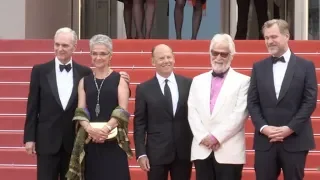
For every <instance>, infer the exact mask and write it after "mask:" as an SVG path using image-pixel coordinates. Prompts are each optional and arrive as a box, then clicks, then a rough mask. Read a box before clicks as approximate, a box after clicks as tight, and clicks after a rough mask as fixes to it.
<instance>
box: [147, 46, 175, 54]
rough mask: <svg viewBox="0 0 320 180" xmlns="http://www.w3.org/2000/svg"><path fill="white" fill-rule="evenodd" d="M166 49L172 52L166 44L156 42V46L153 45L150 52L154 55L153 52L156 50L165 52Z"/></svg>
mask: <svg viewBox="0 0 320 180" xmlns="http://www.w3.org/2000/svg"><path fill="white" fill-rule="evenodd" d="M166 51H170V52H171V53H172V54H173V50H172V48H171V47H169V46H168V45H166V44H158V45H156V46H154V47H153V48H152V50H151V54H152V57H154V55H155V53H157V52H166Z"/></svg>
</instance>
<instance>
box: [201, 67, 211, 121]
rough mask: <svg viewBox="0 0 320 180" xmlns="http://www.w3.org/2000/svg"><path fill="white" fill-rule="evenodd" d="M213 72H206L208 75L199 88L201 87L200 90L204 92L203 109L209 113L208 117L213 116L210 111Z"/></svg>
mask: <svg viewBox="0 0 320 180" xmlns="http://www.w3.org/2000/svg"><path fill="white" fill-rule="evenodd" d="M211 72H212V71H210V72H208V73H207V74H206V77H205V78H204V79H203V81H202V82H201V84H200V86H198V87H197V88H199V89H200V92H202V93H201V94H202V100H201V101H202V102H203V110H204V113H205V114H206V115H208V118H209V117H210V116H211V113H210V93H211V80H212V75H211Z"/></svg>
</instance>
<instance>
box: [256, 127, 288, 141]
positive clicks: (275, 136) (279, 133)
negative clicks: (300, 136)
mask: <svg viewBox="0 0 320 180" xmlns="http://www.w3.org/2000/svg"><path fill="white" fill-rule="evenodd" d="M292 133H293V131H292V130H291V129H290V128H289V127H288V126H280V127H276V126H267V127H265V128H263V130H262V134H264V135H266V136H268V138H269V139H270V142H282V141H283V139H285V138H286V137H288V136H290V135H291V134H292Z"/></svg>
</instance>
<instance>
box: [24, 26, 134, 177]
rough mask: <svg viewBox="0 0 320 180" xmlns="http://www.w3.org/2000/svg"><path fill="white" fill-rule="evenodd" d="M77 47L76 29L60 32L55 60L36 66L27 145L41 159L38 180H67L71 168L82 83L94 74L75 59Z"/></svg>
mask: <svg viewBox="0 0 320 180" xmlns="http://www.w3.org/2000/svg"><path fill="white" fill-rule="evenodd" d="M76 44H77V35H76V33H75V32H74V31H73V30H72V29H70V28H61V29H59V30H57V32H56V34H55V37H54V51H55V55H56V57H55V59H54V60H52V61H49V62H47V63H44V64H39V65H35V66H34V67H33V69H32V72H31V80H30V89H29V96H28V103H27V115H26V122H25V128H24V143H25V147H26V151H27V153H28V154H30V155H32V154H36V155H37V179H38V180H58V179H59V176H60V180H62V179H65V174H66V172H67V169H68V166H69V160H70V156H71V152H72V148H73V143H74V138H75V124H74V123H73V122H72V118H73V116H74V111H75V109H76V107H77V104H78V91H77V88H78V83H79V80H80V79H81V78H82V77H83V76H86V75H89V74H90V73H91V72H92V71H91V69H90V68H89V67H85V66H82V65H80V64H78V63H76V62H75V61H74V60H73V59H72V54H73V52H74V51H75V49H76ZM124 76H125V75H124ZM127 78H128V77H127ZM127 80H128V79H127Z"/></svg>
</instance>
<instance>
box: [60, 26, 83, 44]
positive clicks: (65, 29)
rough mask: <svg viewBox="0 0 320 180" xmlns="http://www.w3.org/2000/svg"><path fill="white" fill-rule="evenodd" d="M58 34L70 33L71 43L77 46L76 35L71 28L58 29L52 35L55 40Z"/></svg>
mask: <svg viewBox="0 0 320 180" xmlns="http://www.w3.org/2000/svg"><path fill="white" fill-rule="evenodd" d="M60 33H71V34H72V39H73V43H74V44H77V41H78V36H77V33H76V32H75V31H74V30H72V29H71V28H68V27H63V28H60V29H58V30H57V31H56V34H55V35H54V38H56V37H57V36H58V35H59V34H60Z"/></svg>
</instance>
